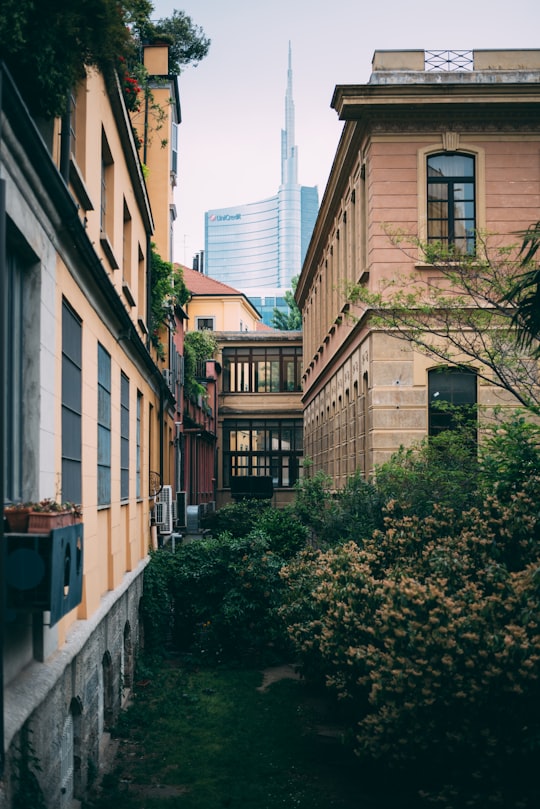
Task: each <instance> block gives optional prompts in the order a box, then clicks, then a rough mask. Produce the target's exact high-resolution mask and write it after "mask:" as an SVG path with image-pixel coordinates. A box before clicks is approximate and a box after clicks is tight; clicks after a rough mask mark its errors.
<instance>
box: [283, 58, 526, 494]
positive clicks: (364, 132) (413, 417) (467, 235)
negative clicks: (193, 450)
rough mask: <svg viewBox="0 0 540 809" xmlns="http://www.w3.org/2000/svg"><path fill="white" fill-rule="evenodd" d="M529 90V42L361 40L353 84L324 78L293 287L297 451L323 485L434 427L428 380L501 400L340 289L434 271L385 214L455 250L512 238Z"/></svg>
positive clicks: (521, 204)
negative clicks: (330, 151)
mask: <svg viewBox="0 0 540 809" xmlns="http://www.w3.org/2000/svg"><path fill="white" fill-rule="evenodd" d="M434 65H435V66H436V67H439V68H441V67H442V68H445V69H443V70H440V69H439V70H432V67H433V66H434ZM539 90H540V51H474V52H467V53H462V52H457V51H452V52H444V53H440V52H437V53H435V52H427V51H426V52H424V51H404V52H399V51H377V52H376V53H375V55H374V59H373V71H372V75H371V78H370V80H369V83H368V84H365V85H352V86H349V85H347V86H338V87H336V88H335V92H334V96H333V99H332V106H333V108H334V109H335V110H336V112H337V114H338V115H339V117H340V119H342V120H343V121H344V122H345V125H344V129H343V133H342V136H341V139H340V142H339V145H338V147H337V152H336V155H335V159H334V163H333V167H332V171H331V174H330V177H329V180H328V185H327V189H326V192H325V196H324V199H323V204H322V206H321V209H320V212H319V216H318V219H317V222H316V225H315V229H314V233H313V238H312V241H311V244H310V247H309V250H308V253H307V256H306V260H305V262H304V266H303V270H302V274H301V277H300V281H299V284H298V289H297V293H296V300H297V303H298V305H299V307H300V308H301V310H302V314H303V334H304V370H303V404H304V438H305V443H304V453H305V455H306V457H308V458H311V459H312V460H313V462H314V469H323V470H325V471H326V472H328V473H329V474H330V475H331V476H332V478H333V480H334V482H335V485H336V487H340V486H342V485H343V484H344V482H345V480H346V478H347V477H348V476H349V475H351V474H352V473H353V472H354V471H355V470H357V469H360V470H361V471H362V473H363V474H364V475H365V476H366V477H367V476H369V475H370V474H371V473H372V472H373V470H374V469H375V467H376V466H377V464H379V463H381V462H384V461H385V460H387V459H388V458H389V456H390V455H391V454H392V452H394V451H395V450H397V449H398V448H399V446H400V445H401V444H404V445H409V444H411V443H412V442H413V441H414V440H416V439H420V438H422V437H423V436H425V435H426V434H428V433H431V432H436V431H437V429H438V426H437V419H436V412H435V409H434V407H433V401H434V397H436V395H437V394H439V395H440V397H441V398H444V399H445V400H446V401H449V402H459V403H470V404H476V403H478V404H479V405H481V406H483V405H485V406H491V405H495V404H497V403H501V404H506V405H511V404H512V400H511V398H510V397H509V396H508V395H505V394H504V392H502V391H500V389H498V388H497V387H496V386H495V385H493V384H490V381H489V375H488V378H487V379H481V378H480V377H479V376H478V374H477V372H478V370H479V368H478V364H476V366H475V363H474V362H470V363H468V365H469V367H468V369H466V370H467V372H466V373H464V372H463V369H461V370H460V369H456V367H455V366H452V365H451V364H448V365H447V366H444V363H443V364H442V365H441V360H440V359H437V358H436V357H433V356H431V357H430V356H429V355H425V354H421V353H419V352H418V351H415V350H414V349H413V347H412V345H411V343H407V342H403V341H401V340H397V339H396V338H395V337H392V336H391V334H389V333H385V332H384V331H382V330H381V329H380V328H375V327H374V326H373V321H372V319H371V317H370V316H371V312H370V310H369V308H367V309H366V308H360V307H359V308H356V309H355V307H354V306H353V305H352V304H351V301H350V299H349V297H348V295H347V292H346V288H347V285H350V284H360V285H362V286H364V287H365V288H366V289H367V290H368V291H373V292H375V291H377V290H378V289H379V288H380V284H381V282H384V281H385V280H386V281H388V280H392V279H397V278H398V277H400V276H407V275H409V274H411V273H416V277H417V278H423V279H424V280H425V281H426V282H427V283H433V284H436V283H438V282H437V278H436V275H437V274H436V271H434V269H433V266H432V265H429V264H427V263H426V262H425V261H424V260H423V256H422V254H421V251H420V249H417V254H416V255H413V254H411V255H406V254H405V253H404V251H403V250H402V249H400V247H399V245H398V244H396V243H393V241H392V240H391V239H390V238H389V235H388V230H389V228H390V229H394V230H402V231H404V232H406V233H407V234H409V235H410V237H411V238H412V239H418V240H419V241H420V242H430V241H438V242H442V243H443V244H446V245H448V246H451V247H453V248H454V249H455V250H456V251H457V252H458V253H463V254H466V255H469V256H470V255H473V254H474V250H475V234H476V233H478V232H486V231H487V232H491V233H495V234H497V235H498V237H499V238H500V240H502V243H508V242H509V241H511V242H515V241H516V238H517V237H516V234H518V233H519V232H520V231H523V230H524V229H526V228H527V227H529V225H530V224H531V223H534V222H536V221H537V220H538V209H539V204H540V190H539V189H540V93H539ZM351 314H352V315H354V317H350V315H351ZM475 372H476V373H475Z"/></svg>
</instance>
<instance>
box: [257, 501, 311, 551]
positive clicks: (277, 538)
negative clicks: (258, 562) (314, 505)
mask: <svg viewBox="0 0 540 809" xmlns="http://www.w3.org/2000/svg"><path fill="white" fill-rule="evenodd" d="M256 526H257V530H258V531H260V532H261V533H262V534H264V536H266V537H267V539H268V543H269V548H270V550H272V551H274V553H277V554H278V555H279V556H281V557H282V559H289V558H291V557H292V556H294V555H295V554H296V553H298V551H300V550H301V549H302V548H303V547H305V544H306V541H307V536H308V530H307V528H306V526H305V525H303V524H302V523H301V522H300V520H299V519H298V518H297V517H296V516H295V514H294V513H293V512H292V510H291V509H290V508H283V509H279V508H267V509H264V510H263V511H262V512H261V514H260V517H259V519H258V520H257V523H256Z"/></svg>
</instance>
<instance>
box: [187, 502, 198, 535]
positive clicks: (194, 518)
mask: <svg viewBox="0 0 540 809" xmlns="http://www.w3.org/2000/svg"><path fill="white" fill-rule="evenodd" d="M186 512H187V514H186V524H187V531H188V534H198V533H199V531H200V530H201V518H200V510H199V506H188V507H187V509H186Z"/></svg>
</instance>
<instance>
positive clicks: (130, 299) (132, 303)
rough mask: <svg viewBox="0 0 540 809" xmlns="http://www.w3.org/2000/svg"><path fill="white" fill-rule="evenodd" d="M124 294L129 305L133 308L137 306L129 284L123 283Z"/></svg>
mask: <svg viewBox="0 0 540 809" xmlns="http://www.w3.org/2000/svg"><path fill="white" fill-rule="evenodd" d="M122 292H123V293H124V298H125V299H126V301H127V302H128V303H129V305H130V306H131V307H133V306H135V298H134V297H133V293H132V291H131V289H130V288H129V284H127V283H126V282H125V281H122Z"/></svg>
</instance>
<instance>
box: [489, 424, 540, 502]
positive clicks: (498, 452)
mask: <svg viewBox="0 0 540 809" xmlns="http://www.w3.org/2000/svg"><path fill="white" fill-rule="evenodd" d="M534 475H540V427H539V426H538V425H537V424H533V423H532V422H530V421H527V419H526V418H525V417H524V416H523V415H522V414H520V413H515V414H514V415H513V416H512V417H511V418H509V419H506V420H505V421H504V422H502V423H496V424H492V425H490V426H489V427H487V428H486V431H485V435H484V437H483V440H482V443H481V446H480V481H481V488H482V491H483V492H484V493H485V494H496V495H497V497H498V498H499V499H500V500H504V501H507V500H508V499H509V498H510V497H511V496H512V494H515V493H516V492H518V491H519V490H520V489H521V488H522V486H523V483H524V482H525V481H526V480H527V479H528V478H530V477H531V476H534Z"/></svg>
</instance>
